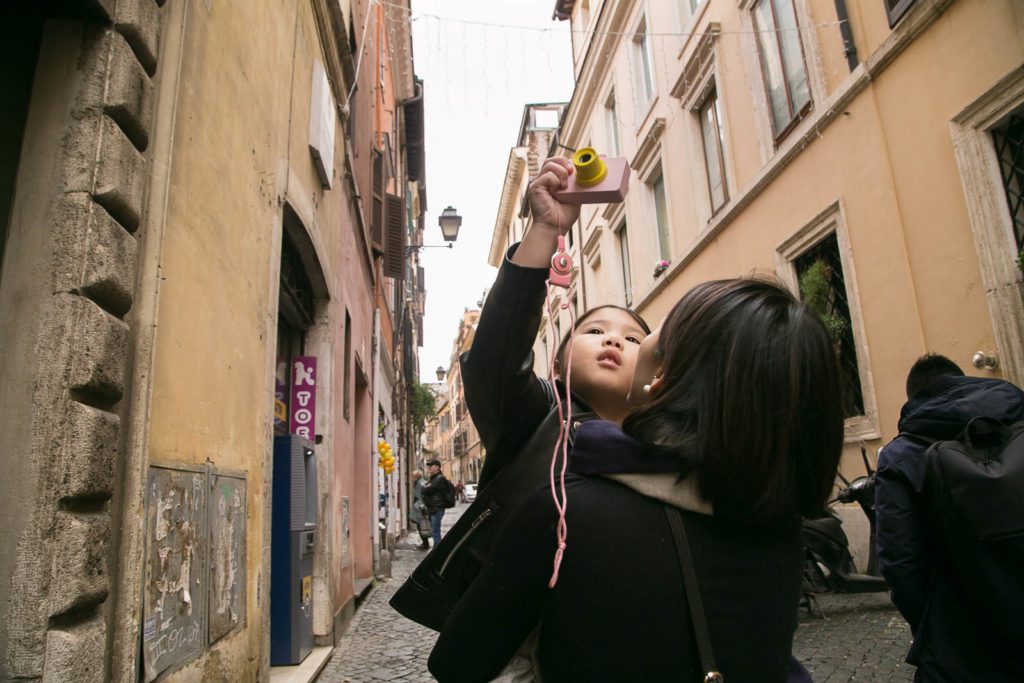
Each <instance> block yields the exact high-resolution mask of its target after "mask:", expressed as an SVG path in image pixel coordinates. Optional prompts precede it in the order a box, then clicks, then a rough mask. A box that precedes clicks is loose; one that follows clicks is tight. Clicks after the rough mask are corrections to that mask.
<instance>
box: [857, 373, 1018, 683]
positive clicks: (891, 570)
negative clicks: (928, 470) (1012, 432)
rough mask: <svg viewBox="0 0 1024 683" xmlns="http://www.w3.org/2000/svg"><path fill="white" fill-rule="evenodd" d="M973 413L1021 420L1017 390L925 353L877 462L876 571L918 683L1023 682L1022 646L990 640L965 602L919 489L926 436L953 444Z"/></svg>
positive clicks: (981, 621)
mask: <svg viewBox="0 0 1024 683" xmlns="http://www.w3.org/2000/svg"><path fill="white" fill-rule="evenodd" d="M976 417H990V418H995V419H997V420H1001V421H1002V422H1004V423H1006V424H1010V423H1013V422H1017V421H1019V420H1022V419H1024V392H1022V391H1021V390H1020V389H1018V388H1017V387H1016V386H1014V385H1013V384H1010V383H1009V382H1005V381H1003V380H999V379H989V378H981V377H964V376H963V371H962V370H961V369H960V368H959V367H958V366H957V365H956V364H955V363H953V362H952V361H951V360H949V359H948V358H945V357H944V356H939V355H932V354H929V355H926V356H923V357H922V358H920V359H918V361H917V362H916V363H915V364H914V366H913V367H912V368H911V370H910V373H909V375H908V377H907V402H906V403H905V404H904V406H903V409H902V411H901V412H900V422H899V430H900V434H901V435H900V436H897V437H896V438H895V439H893V440H892V441H890V442H889V443H888V444H887V445H886V446H885V447H884V448H883V449H882V452H881V453H880V454H879V457H878V474H877V475H876V480H875V520H876V522H875V523H876V548H877V550H878V567H879V569H880V570H881V572H882V576H884V577H885V580H886V581H887V582H888V584H889V588H890V589H891V590H892V601H893V603H895V605H896V607H897V608H898V609H899V610H900V613H901V614H902V615H903V617H904V618H905V619H906V620H907V622H908V623H909V624H910V629H911V631H912V632H913V634H914V643H913V645H912V646H911V648H910V651H909V652H908V653H907V662H908V663H910V664H913V665H915V666H916V667H917V672H916V676H915V680H917V681H958V682H960V681H987V682H997V681H1015V682H1019V681H1024V650H1022V649H1021V647H1020V644H1019V643H1018V644H1010V643H1000V642H999V641H997V640H996V639H995V638H993V637H992V634H991V633H990V629H987V628H986V619H985V618H984V616H982V615H980V614H977V613H976V612H975V611H973V610H972V608H971V607H970V606H969V605H968V603H967V600H966V597H965V591H964V588H963V587H962V586H961V585H960V584H961V580H960V578H959V577H958V576H957V574H956V571H955V570H954V568H953V564H952V563H951V562H950V561H949V560H947V559H945V558H947V557H948V554H949V552H950V548H948V547H946V545H945V543H943V542H941V541H939V540H938V538H937V537H938V535H939V534H938V527H937V526H936V524H937V523H936V521H935V514H936V511H935V510H934V509H933V507H932V506H931V505H930V503H929V500H928V497H927V496H926V494H925V490H924V484H925V458H924V453H925V451H926V450H927V449H928V446H929V445H930V441H929V440H941V439H955V438H956V437H957V436H959V435H960V433H961V432H963V430H964V428H965V427H966V426H967V423H968V422H970V421H971V420H972V419H973V418H976ZM909 434H913V435H916V436H919V437H923V439H918V438H914V437H912V436H907V435H909ZM1022 495H1024V492H1022ZM1021 572H1022V573H1024V567H1022V568H1021ZM974 588H975V589H978V588H982V589H986V590H992V591H994V592H997V593H998V591H999V586H987V587H977V586H976V587H974ZM1022 607H1024V606H1022Z"/></svg>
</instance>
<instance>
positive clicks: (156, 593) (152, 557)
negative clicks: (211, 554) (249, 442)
mask: <svg viewBox="0 0 1024 683" xmlns="http://www.w3.org/2000/svg"><path fill="white" fill-rule="evenodd" d="M206 483H207V474H206V471H205V469H202V470H197V471H190V470H176V469H166V468H162V467H150V468H149V478H148V481H147V486H146V580H145V586H144V594H143V624H144V627H143V639H142V647H143V663H144V667H145V671H144V679H145V680H146V681H147V682H148V681H152V680H153V679H155V678H156V677H157V676H158V675H159V674H160V672H162V671H164V670H166V669H167V668H169V667H171V666H173V665H174V664H176V663H178V662H180V661H182V660H184V659H186V658H189V657H191V656H192V655H194V654H196V653H197V652H199V651H200V650H201V649H202V648H203V647H204V645H205V638H204V637H203V635H204V629H203V626H204V612H205V605H206V584H205V581H204V576H205V573H206V572H205V570H206V567H205V563H206V558H207V551H206V543H207V533H206V504H207V488H206Z"/></svg>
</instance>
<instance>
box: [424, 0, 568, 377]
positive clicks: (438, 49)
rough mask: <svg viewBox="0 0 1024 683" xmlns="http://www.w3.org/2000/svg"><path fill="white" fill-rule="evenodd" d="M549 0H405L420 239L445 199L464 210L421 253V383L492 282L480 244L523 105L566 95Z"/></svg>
mask: <svg viewBox="0 0 1024 683" xmlns="http://www.w3.org/2000/svg"><path fill="white" fill-rule="evenodd" d="M554 7H555V0H413V3H412V8H413V15H412V18H413V23H412V26H413V52H414V57H415V64H416V73H417V75H418V76H419V77H420V78H422V79H423V80H424V97H425V100H426V101H425V110H426V158H427V205H428V206H427V208H428V211H427V218H426V234H425V236H424V242H425V243H426V244H440V243H441V229H440V228H439V227H438V225H437V217H438V215H439V214H440V213H441V211H442V210H444V208H445V206H447V205H449V204H450V205H452V206H454V207H455V208H456V209H458V211H459V214H460V215H461V216H462V230H461V231H460V232H459V239H458V241H457V242H456V243H455V247H454V248H453V249H450V250H449V249H425V250H423V252H422V253H423V260H422V263H423V266H424V268H425V269H426V285H427V310H426V316H425V318H424V322H423V325H424V331H423V336H424V339H423V348H422V349H421V350H420V381H422V382H436V381H437V377H436V375H435V370H436V369H437V366H438V365H443V366H444V367H445V368H447V367H448V364H449V357H450V354H451V348H452V342H453V341H454V340H455V335H456V334H457V332H458V326H459V320H460V319H461V317H462V311H463V309H465V308H467V307H468V308H475V307H476V304H477V301H479V300H480V298H481V296H482V294H483V291H484V289H485V288H487V287H489V286H490V284H491V282H493V281H494V276H495V274H496V272H497V271H496V270H495V269H494V268H491V267H490V266H488V265H487V252H488V250H489V249H490V246H491V234H492V232H493V230H494V221H495V218H496V216H497V213H498V197H499V194H500V192H501V185H502V181H503V179H504V174H505V167H506V164H507V162H508V154H509V150H510V149H511V148H512V147H513V146H514V145H515V144H516V140H517V136H518V134H519V123H520V119H521V117H522V114H523V106H524V105H525V104H527V103H533V102H563V101H568V99H569V97H570V96H571V95H572V86H573V82H572V54H571V45H570V40H569V34H568V29H569V24H568V22H558V21H553V20H552V19H551V15H552V11H553V10H554ZM430 15H434V16H430ZM435 17H437V18H435ZM445 19H455V20H459V21H446V20H445ZM461 22H485V23H488V24H500V25H504V26H505V27H502V26H485V25H478V24H471V23H461ZM514 26H530V27H535V28H536V29H548V30H546V31H543V30H522V29H517V28H511V27H514Z"/></svg>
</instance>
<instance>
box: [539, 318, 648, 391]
mask: <svg viewBox="0 0 1024 683" xmlns="http://www.w3.org/2000/svg"><path fill="white" fill-rule="evenodd" d="M606 308H614V309H615V310H618V311H622V312H623V313H628V314H629V317H630V318H632V319H633V321H634V322H635V323H636V324H637V325H639V326H640V329H641V330H643V331H644V334H650V333H651V328H650V326H649V325H648V324H647V321H646V320H644V319H643V318H641V317H640V314H639V313H637V312H636V311H634V310H632V309H629V308H625V307H623V306H616V305H614V304H605V305H604V306H594V307H593V308H590V309H588V310H586V311H584V312H583V315H581V316H580V317H578V318H576V324H575V325H573V326H572V331H571V332H570V333H569V334H572V332H575V331H576V330H578V329H579V328H580V325H582V324H583V323H585V322H586V321H587V318H589V317H590V316H592V315H593V314H594V313H597V312H598V311H603V310H604V309H606ZM568 343H569V335H568V334H567V335H565V336H564V337H562V341H561V342H559V344H558V351H557V352H556V353H555V362H556V363H558V367H559V368H563V367H565V362H564V361H565V359H564V358H563V357H562V356H564V355H565V347H566V346H567V345H568ZM559 374H561V373H559Z"/></svg>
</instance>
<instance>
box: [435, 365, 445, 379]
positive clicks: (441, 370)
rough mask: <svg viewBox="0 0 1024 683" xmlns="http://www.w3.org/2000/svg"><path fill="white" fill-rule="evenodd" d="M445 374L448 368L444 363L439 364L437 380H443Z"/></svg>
mask: <svg viewBox="0 0 1024 683" xmlns="http://www.w3.org/2000/svg"><path fill="white" fill-rule="evenodd" d="M445 374H446V370H445V369H444V366H443V365H438V366H437V381H438V382H443V381H444V376H445Z"/></svg>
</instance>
